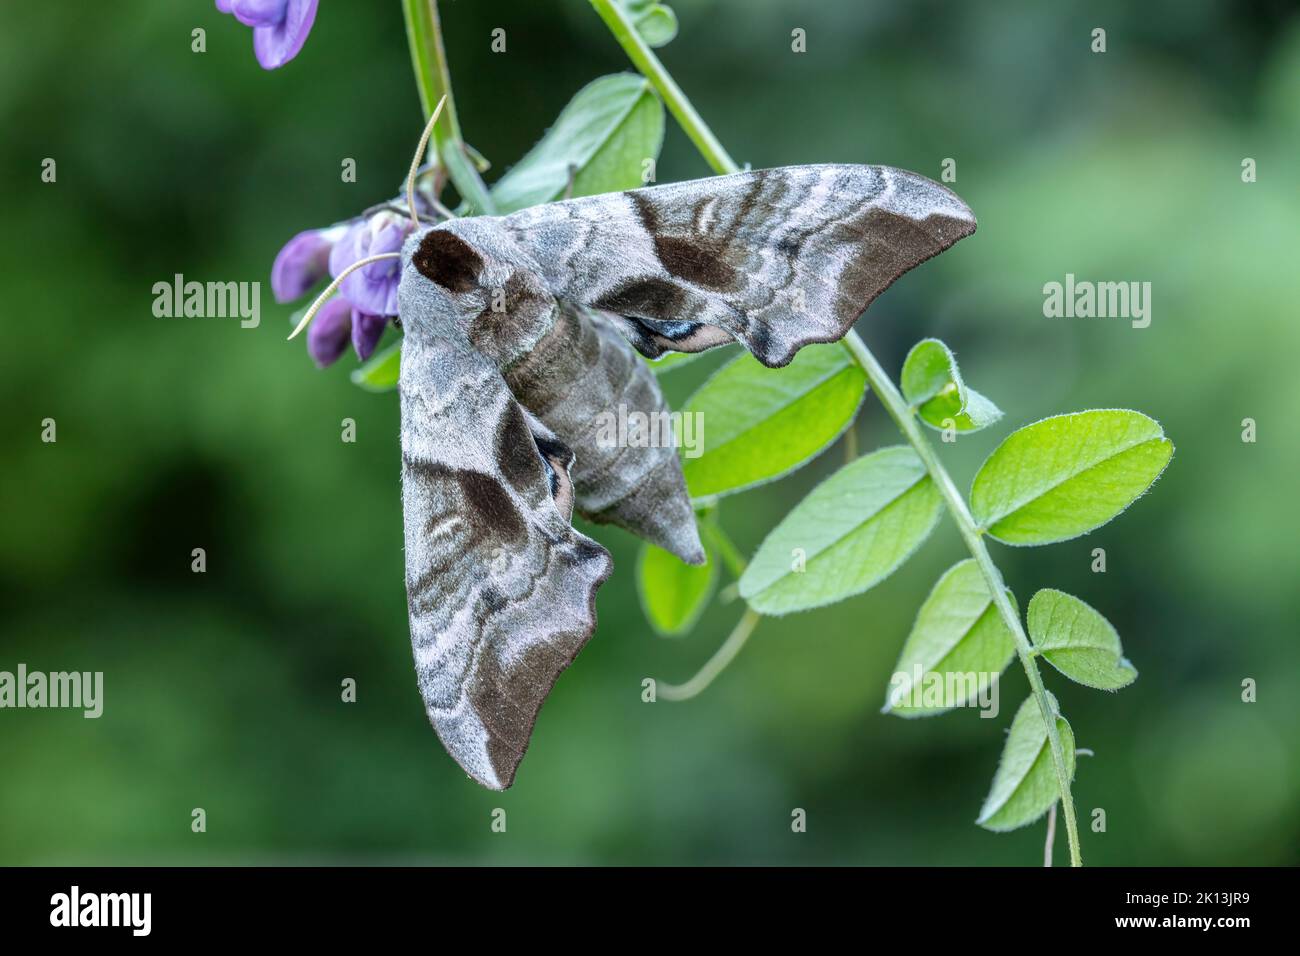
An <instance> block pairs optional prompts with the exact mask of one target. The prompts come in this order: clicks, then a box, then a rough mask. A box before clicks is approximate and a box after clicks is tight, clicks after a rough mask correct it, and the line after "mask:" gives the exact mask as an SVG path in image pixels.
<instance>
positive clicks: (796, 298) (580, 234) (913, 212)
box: [503, 165, 976, 367]
mask: <svg viewBox="0 0 1300 956" xmlns="http://www.w3.org/2000/svg"><path fill="white" fill-rule="evenodd" d="M503 221H504V222H505V223H506V225H507V226H508V227H509V228H510V230H511V231H512V233H513V234H514V235H515V237H516V239H517V241H518V242H519V244H520V245H521V246H523V247H524V248H525V249H527V250H529V251H530V252H531V253H532V254H533V256H534V258H535V259H536V260H537V261H538V263H540V265H541V267H542V269H543V270H544V271H543V274H544V276H545V279H546V282H547V284H548V286H549V287H550V289H551V291H552V292H553V293H555V295H557V296H559V297H561V298H568V299H571V300H572V301H574V302H577V303H580V304H583V305H587V306H590V307H592V308H596V309H601V310H603V311H606V312H610V313H614V314H616V315H618V316H621V317H623V323H624V331H625V332H626V333H627V334H628V336H629V338H630V339H631V340H632V342H633V344H634V345H636V347H637V348H638V349H639V350H640V351H641V352H642V353H643V354H645V355H647V356H649V357H657V356H658V355H660V354H662V353H663V352H664V351H668V350H674V351H681V352H695V351H700V350H702V349H705V348H710V347H712V346H714V345H720V344H723V343H724V342H728V341H731V340H733V339H734V340H738V341H740V342H742V343H743V344H744V345H745V346H746V347H747V348H748V349H749V350H750V352H752V353H753V354H754V356H755V357H756V358H758V360H759V361H761V362H763V363H764V364H765V365H768V366H772V367H778V366H782V365H786V364H787V363H789V361H790V360H791V359H792V358H793V357H794V354H795V352H797V351H798V350H799V349H800V348H801V347H803V346H804V345H807V344H810V343H814V342H830V341H834V340H836V339H838V338H840V337H841V336H843V335H844V334H845V332H847V331H848V329H849V328H850V327H851V326H852V325H853V323H854V321H856V320H857V318H858V316H859V315H860V314H861V313H862V311H863V310H864V309H866V307H867V306H868V305H870V304H871V302H872V301H873V300H874V299H875V298H876V296H878V295H879V294H880V293H881V292H883V291H884V290H885V289H886V288H888V287H889V285H890V284H892V283H893V281H894V280H895V279H897V278H898V277H899V276H900V275H902V274H903V273H904V272H906V271H908V270H909V269H911V268H913V267H914V266H916V265H919V264H920V263H922V262H924V261H925V260H927V259H929V258H931V257H932V256H935V255H937V254H938V253H940V252H942V251H943V250H945V249H947V248H948V247H949V246H951V245H952V244H953V243H955V242H957V241H958V240H959V239H962V238H963V237H965V236H968V235H970V234H971V233H972V232H974V231H975V225H976V224H975V217H974V215H973V214H972V213H971V211H970V209H969V208H968V207H967V206H966V204H965V203H964V202H962V201H961V199H959V198H958V197H957V196H956V195H955V194H954V193H952V192H951V191H950V190H948V189H947V188H946V187H944V186H941V185H939V184H938V183H935V182H933V181H931V180H929V179H926V178H925V177H924V176H919V175H917V174H915V173H910V172H906V171H904V170H899V169H894V168H892V167H889V166H861V165H809V166H783V167H779V168H776V169H765V170H755V171H750V172H743V173H735V174H732V175H728V176H717V177H713V178H709V179H700V180H694V181H691V182H684V183H674V184H670V185H664V186H651V187H647V188H644V189H633V190H629V191H627V192H622V193H607V194H604V195H600V196H589V197H584V198H580V199H571V200H565V201H562V202H556V203H550V204H547V205H544V206H534V207H532V208H529V209H524V210H521V211H519V212H516V213H512V214H510V215H509V216H506V217H504V220H503Z"/></svg>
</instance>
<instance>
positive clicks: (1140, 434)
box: [971, 409, 1174, 544]
mask: <svg viewBox="0 0 1300 956" xmlns="http://www.w3.org/2000/svg"><path fill="white" fill-rule="evenodd" d="M1173 451H1174V446H1173V443H1172V442H1170V441H1169V439H1167V438H1165V435H1164V432H1163V431H1162V430H1161V428H1160V424H1159V423H1158V422H1156V421H1154V420H1153V419H1150V418H1148V417H1147V416H1145V415H1143V414H1142V413H1140V412H1133V411H1126V410H1122V409H1098V410H1094V411H1087V412H1076V413H1074V414H1070V415H1058V416H1056V417H1054V418H1046V419H1044V420H1043V421H1041V422H1036V423H1035V424H1033V425H1028V426H1026V427H1025V428H1022V429H1020V430H1019V431H1017V432H1014V433H1013V434H1011V435H1010V436H1008V438H1007V439H1006V441H1004V442H1003V443H1002V444H1001V445H999V446H998V447H997V448H996V449H995V450H994V452H993V454H992V455H990V456H989V457H988V460H986V461H985V462H984V464H983V465H982V466H981V467H980V470H979V473H978V474H976V476H975V482H974V484H973V485H972V486H971V513H972V514H973V515H974V517H975V520H976V521H977V522H978V523H979V524H980V525H981V526H982V527H984V528H985V529H987V530H988V532H989V534H991V535H992V536H993V537H995V538H997V539H998V540H1000V541H1004V542H1006V543H1008V544H1050V543H1051V542H1054V541H1065V540H1067V539H1069V538H1074V537H1078V536H1079V535H1081V534H1084V533H1086V532H1088V531H1091V530H1092V529H1093V528H1096V527H1099V526H1100V525H1103V524H1105V523H1106V522H1107V521H1110V520H1111V519H1112V518H1114V517H1115V516H1117V515H1119V514H1120V513H1121V512H1123V511H1124V509H1125V508H1127V507H1128V506H1129V505H1130V504H1132V503H1133V501H1134V500H1136V499H1137V498H1138V496H1140V495H1141V494H1142V493H1143V492H1144V491H1146V490H1147V488H1149V487H1150V486H1151V483H1152V482H1154V481H1155V480H1156V479H1157V478H1158V477H1160V473H1161V472H1162V471H1164V469H1165V466H1166V465H1167V464H1168V463H1169V458H1170V456H1171V455H1172V454H1173Z"/></svg>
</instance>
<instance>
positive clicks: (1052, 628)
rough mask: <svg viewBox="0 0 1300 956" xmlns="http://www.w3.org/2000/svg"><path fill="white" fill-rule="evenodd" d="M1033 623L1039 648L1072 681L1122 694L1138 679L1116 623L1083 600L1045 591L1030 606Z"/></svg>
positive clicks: (1040, 592)
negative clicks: (1121, 692)
mask: <svg viewBox="0 0 1300 956" xmlns="http://www.w3.org/2000/svg"><path fill="white" fill-rule="evenodd" d="M1027 617H1028V623H1029V636H1030V638H1031V639H1032V640H1033V642H1034V647H1035V648H1036V649H1037V650H1038V651H1039V652H1040V653H1041V654H1042V655H1043V657H1045V658H1047V661H1048V663H1049V664H1051V665H1052V666H1053V667H1055V668H1056V669H1057V670H1058V671H1060V672H1061V673H1062V674H1064V675H1065V676H1066V677H1068V678H1070V680H1072V681H1077V682H1078V683H1080V684H1083V685H1085V686H1087V687H1095V688H1097V689H1098V690H1119V689H1120V688H1121V687H1127V686H1128V685H1129V684H1131V683H1133V681H1135V680H1136V679H1137V676H1138V675H1137V668H1136V667H1134V666H1133V665H1132V664H1130V663H1129V662H1128V661H1127V660H1126V659H1125V658H1124V651H1123V649H1122V648H1121V647H1120V643H1119V634H1118V633H1116V631H1115V628H1114V627H1112V626H1111V623H1110V621H1108V620H1106V619H1105V618H1104V617H1102V616H1101V615H1100V614H1098V613H1097V611H1096V610H1094V609H1093V608H1092V607H1091V606H1089V605H1088V604H1085V603H1084V602H1083V601H1080V600H1079V599H1078V598H1077V597H1074V596H1073V595H1071V594H1066V593H1065V592H1064V591H1057V590H1055V589H1053V588H1045V589H1043V590H1042V591H1039V592H1038V593H1037V594H1035V595H1034V597H1033V599H1032V600H1031V601H1030V602H1029V613H1028V615H1027Z"/></svg>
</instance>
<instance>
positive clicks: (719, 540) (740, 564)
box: [700, 515, 748, 580]
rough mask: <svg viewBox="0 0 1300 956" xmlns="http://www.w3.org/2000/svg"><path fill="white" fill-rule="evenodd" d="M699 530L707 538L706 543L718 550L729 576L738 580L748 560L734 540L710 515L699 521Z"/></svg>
mask: <svg viewBox="0 0 1300 956" xmlns="http://www.w3.org/2000/svg"><path fill="white" fill-rule="evenodd" d="M700 530H701V531H702V532H703V533H704V537H705V538H707V539H708V540H707V543H708V544H709V545H710V546H711V547H712V548H713V550H714V551H716V552H718V555H719V557H721V558H722V563H723V564H725V565H726V566H727V570H728V571H729V572H730V573H731V576H732V577H733V578H735V579H737V580H740V576H741V575H742V574H744V573H745V565H746V564H748V562H747V561H746V560H745V556H744V555H742V554H741V553H740V549H739V548H737V547H736V544H735V542H734V541H732V540H731V537H730V536H729V535H728V534H727V532H726V531H725V530H724V529H723V527H722V525H721V524H720V523H719V522H718V519H717V518H715V517H713V516H712V515H710V516H709V517H707V518H705V519H704V520H703V521H701V522H700Z"/></svg>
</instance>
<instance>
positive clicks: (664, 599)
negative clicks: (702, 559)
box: [637, 544, 718, 637]
mask: <svg viewBox="0 0 1300 956" xmlns="http://www.w3.org/2000/svg"><path fill="white" fill-rule="evenodd" d="M717 581H718V563H717V562H716V561H714V560H713V557H712V555H710V556H709V562H708V563H707V564H703V565H698V566H697V565H693V564H687V563H686V562H684V561H683V560H682V559H681V558H679V557H677V555H675V554H670V553H669V552H667V551H665V550H663V549H662V548H657V547H655V546H654V545H652V544H642V545H641V553H640V554H639V555H638V557H637V593H638V594H639V595H640V598H641V609H642V610H643V611H644V612H645V617H646V620H647V621H649V622H650V626H651V627H653V628H654V629H655V631H656V632H657V633H659V634H662V635H664V636H665V637H676V636H679V635H682V634H685V633H686V632H687V631H689V630H690V629H691V628H692V627H694V626H695V622H696V621H697V620H699V617H700V614H702V613H703V611H704V608H705V607H706V606H708V603H709V598H710V597H712V596H713V588H714V586H715V585H716V584H717Z"/></svg>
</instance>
